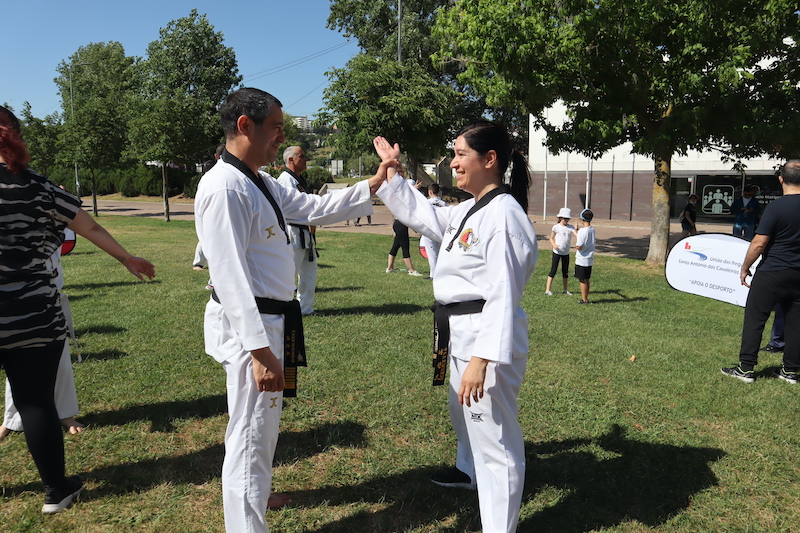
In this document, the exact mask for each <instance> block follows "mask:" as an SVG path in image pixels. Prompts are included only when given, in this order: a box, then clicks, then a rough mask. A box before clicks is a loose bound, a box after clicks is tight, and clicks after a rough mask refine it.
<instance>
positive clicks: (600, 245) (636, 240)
mask: <svg viewBox="0 0 800 533" xmlns="http://www.w3.org/2000/svg"><path fill="white" fill-rule="evenodd" d="M649 248H650V237H649V236H647V237H611V238H610V239H597V244H596V245H595V251H596V252H597V253H599V254H613V255H616V256H618V257H626V258H628V259H645V258H646V257H647V250H648V249H649Z"/></svg>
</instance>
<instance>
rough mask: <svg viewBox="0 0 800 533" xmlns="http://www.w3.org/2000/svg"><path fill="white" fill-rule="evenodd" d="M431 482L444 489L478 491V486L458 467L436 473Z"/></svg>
mask: <svg viewBox="0 0 800 533" xmlns="http://www.w3.org/2000/svg"><path fill="white" fill-rule="evenodd" d="M431 481H433V482H434V483H436V484H437V485H439V486H442V487H449V488H454V489H468V490H475V489H476V485H475V483H473V482H472V479H471V478H470V477H469V476H468V475H467V474H465V473H464V472H462V471H461V470H459V469H458V468H456V467H452V468H448V469H447V470H441V471H439V472H436V473H434V474H433V475H432V476H431Z"/></svg>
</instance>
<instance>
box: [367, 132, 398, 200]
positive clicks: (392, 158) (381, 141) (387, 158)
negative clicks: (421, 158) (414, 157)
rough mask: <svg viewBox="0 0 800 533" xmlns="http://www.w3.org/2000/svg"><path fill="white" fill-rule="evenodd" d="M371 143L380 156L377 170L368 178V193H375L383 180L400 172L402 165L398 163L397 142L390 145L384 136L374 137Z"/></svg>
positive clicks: (388, 179)
mask: <svg viewBox="0 0 800 533" xmlns="http://www.w3.org/2000/svg"><path fill="white" fill-rule="evenodd" d="M372 144H373V145H374V146H375V151H376V152H377V153H378V156H380V158H381V164H380V166H379V167H378V172H377V173H376V174H375V175H374V176H372V177H371V178H369V190H370V193H372V194H375V192H376V191H377V190H378V188H379V187H380V186H381V184H382V183H383V182H384V181H387V182H388V181H391V180H392V178H393V177H394V175H395V174H399V173H401V172H402V168H403V167H402V165H401V164H400V145H399V144H397V143H395V144H394V146H392V145H391V144H389V141H387V140H386V139H385V138H384V137H375V139H374V140H373V141H372Z"/></svg>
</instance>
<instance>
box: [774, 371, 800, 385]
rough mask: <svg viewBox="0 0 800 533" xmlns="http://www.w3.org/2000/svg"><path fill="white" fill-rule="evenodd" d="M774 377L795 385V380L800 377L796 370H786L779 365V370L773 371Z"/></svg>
mask: <svg viewBox="0 0 800 533" xmlns="http://www.w3.org/2000/svg"><path fill="white" fill-rule="evenodd" d="M775 377H776V378H778V379H782V380H783V381H786V382H787V383H791V384H792V385H797V381H798V379H800V377H799V376H798V375H797V372H787V371H786V370H784V369H783V367H781V369H780V370H776V371H775Z"/></svg>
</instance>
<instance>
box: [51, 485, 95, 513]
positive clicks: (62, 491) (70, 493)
mask: <svg viewBox="0 0 800 533" xmlns="http://www.w3.org/2000/svg"><path fill="white" fill-rule="evenodd" d="M85 488H86V485H84V484H83V478H82V477H81V476H72V477H68V478H67V483H66V484H65V485H64V487H63V488H56V487H47V490H46V491H45V493H44V505H43V506H42V512H43V513H44V514H53V513H57V512H59V511H63V510H64V509H66V508H67V507H69V506H70V505H72V502H73V501H75V499H76V498H77V497H78V495H79V494H80V493H81V492H83V489H85Z"/></svg>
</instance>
